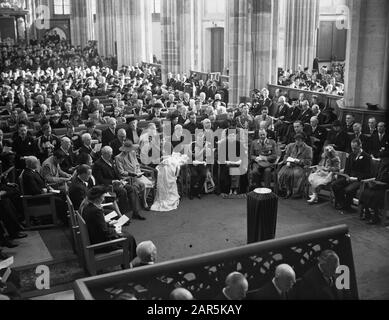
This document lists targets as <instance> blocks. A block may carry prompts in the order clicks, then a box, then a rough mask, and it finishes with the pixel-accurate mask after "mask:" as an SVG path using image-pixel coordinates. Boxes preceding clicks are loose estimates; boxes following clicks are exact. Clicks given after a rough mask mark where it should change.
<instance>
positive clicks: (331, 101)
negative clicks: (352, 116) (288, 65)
mask: <svg viewBox="0 0 389 320" xmlns="http://www.w3.org/2000/svg"><path fill="white" fill-rule="evenodd" d="M268 89H269V92H270V95H274V92H275V91H276V90H277V89H280V90H281V92H282V93H283V95H287V96H288V97H289V98H291V99H297V98H298V97H299V95H300V93H304V94H305V97H306V98H307V99H311V97H312V96H317V97H318V100H319V102H321V103H323V104H324V105H325V106H327V107H328V106H330V107H332V108H333V109H334V110H335V112H336V113H337V114H338V115H339V114H340V111H339V109H340V101H341V100H342V99H343V97H342V96H335V95H332V94H326V93H320V92H314V91H307V90H300V89H293V88H289V87H284V86H279V85H274V84H268Z"/></svg>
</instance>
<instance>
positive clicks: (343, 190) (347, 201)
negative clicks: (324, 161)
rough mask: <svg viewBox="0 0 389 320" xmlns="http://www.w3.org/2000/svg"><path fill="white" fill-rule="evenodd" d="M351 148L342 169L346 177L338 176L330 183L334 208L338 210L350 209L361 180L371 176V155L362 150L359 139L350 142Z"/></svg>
mask: <svg viewBox="0 0 389 320" xmlns="http://www.w3.org/2000/svg"><path fill="white" fill-rule="evenodd" d="M351 149H352V153H351V154H350V156H349V157H348V158H347V162H346V167H345V170H344V173H345V174H346V175H347V177H344V176H339V178H338V179H337V180H336V181H335V182H334V183H333V184H332V190H333V191H334V195H335V201H336V209H338V210H346V211H350V209H351V205H352V201H353V198H354V196H355V195H356V193H357V191H358V189H359V188H360V187H361V181H362V180H364V179H368V178H371V172H370V171H371V170H370V163H371V157H370V155H369V154H367V153H366V152H365V151H363V150H362V143H361V141H360V140H353V141H352V142H351Z"/></svg>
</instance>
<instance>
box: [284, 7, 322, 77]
mask: <svg viewBox="0 0 389 320" xmlns="http://www.w3.org/2000/svg"><path fill="white" fill-rule="evenodd" d="M319 1H320V0H287V1H286V12H285V16H286V21H285V24H286V25H285V32H286V35H285V49H284V50H285V62H284V65H283V67H284V68H285V69H292V70H297V67H298V65H301V66H302V67H303V68H304V67H309V68H311V66H312V63H313V60H314V59H315V57H316V51H317V45H316V44H317V30H318V27H319V7H320V2H319Z"/></svg>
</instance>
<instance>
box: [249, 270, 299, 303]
mask: <svg viewBox="0 0 389 320" xmlns="http://www.w3.org/2000/svg"><path fill="white" fill-rule="evenodd" d="M295 283H296V274H295V272H294V270H293V268H292V267H291V266H289V265H287V264H281V265H279V266H278V267H277V269H276V271H275V275H274V278H273V279H272V281H270V282H268V283H267V284H265V285H264V286H263V287H262V288H260V289H259V290H257V291H255V292H253V293H250V294H249V295H248V296H247V300H287V299H288V292H289V291H290V290H291V289H292V287H293V286H294V284H295Z"/></svg>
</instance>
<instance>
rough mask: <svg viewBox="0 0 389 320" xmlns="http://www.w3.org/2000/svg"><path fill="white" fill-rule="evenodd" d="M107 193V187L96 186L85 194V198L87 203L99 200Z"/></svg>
mask: <svg viewBox="0 0 389 320" xmlns="http://www.w3.org/2000/svg"><path fill="white" fill-rule="evenodd" d="M108 192H109V190H108V188H107V187H104V186H97V187H93V188H92V189H90V190H89V191H88V193H87V198H88V200H89V201H94V200H96V199H98V198H100V197H101V196H103V195H106V194H107V193H108Z"/></svg>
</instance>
